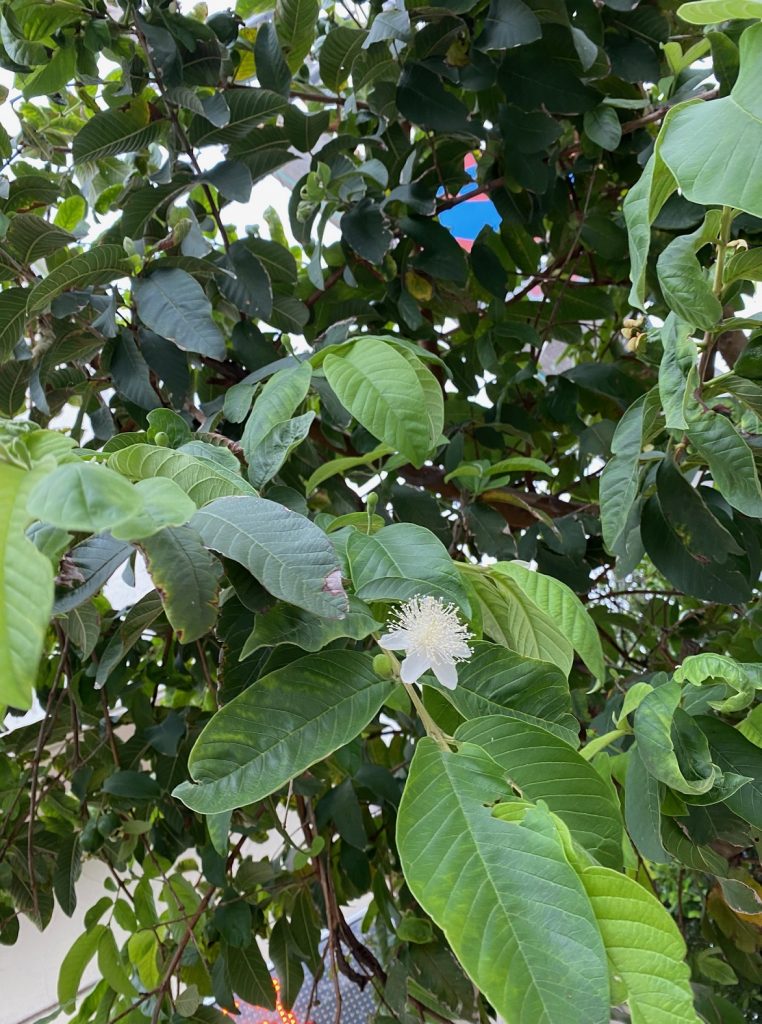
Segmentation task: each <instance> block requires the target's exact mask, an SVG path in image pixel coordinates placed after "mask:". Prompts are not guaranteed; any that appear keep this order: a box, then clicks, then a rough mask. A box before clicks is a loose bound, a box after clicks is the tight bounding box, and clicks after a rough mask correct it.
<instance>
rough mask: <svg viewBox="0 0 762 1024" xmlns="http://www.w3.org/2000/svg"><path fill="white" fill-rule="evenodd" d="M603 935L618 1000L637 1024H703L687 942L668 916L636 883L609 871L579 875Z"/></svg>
mask: <svg viewBox="0 0 762 1024" xmlns="http://www.w3.org/2000/svg"><path fill="white" fill-rule="evenodd" d="M580 878H581V879H582V884H583V886H584V887H585V890H586V892H587V895H588V897H589V899H590V902H591V903H592V906H593V912H594V913H595V919H596V921H597V922H598V927H599V928H600V930H601V935H602V936H603V942H604V945H605V946H606V954H607V956H608V959H609V968H610V971H611V982H612V984H611V989H612V993H614V995H615V998H616V999H618V998H619V994H620V993H621V995H622V998H624V999H626V1000H627V1004H628V1006H629V1008H630V1014H631V1016H632V1024H699V1022H700V1017H699V1016H698V1014H697V1013H696V1011H695V1010H694V1008H693V992H692V991H691V986H690V969H689V968H688V966H687V964H686V963H685V942H684V941H683V937H682V935H681V934H680V932H679V931H678V928H677V925H676V924H675V922H674V921H673V920H672V918H671V917H670V915H669V913H668V911H667V910H665V908H664V907H663V906H661V904H660V903H659V901H658V900H657V899H655V898H654V897H653V896H652V895H651V893H650V892H648V891H647V890H646V889H644V888H643V886H642V885H641V884H640V883H639V882H636V881H635V879H634V878H629V877H628V876H627V875H622V874H620V872H618V871H612V870H611V869H610V868H607V867H600V868H599V867H589V868H586V869H585V870H584V871H583V872H582V873H581V875H580Z"/></svg>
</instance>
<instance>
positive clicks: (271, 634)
mask: <svg viewBox="0 0 762 1024" xmlns="http://www.w3.org/2000/svg"><path fill="white" fill-rule="evenodd" d="M381 626H382V623H380V622H377V621H376V620H375V619H374V618H373V616H372V615H371V614H370V611H369V610H368V609H367V607H366V606H365V605H364V604H363V602H362V601H360V600H359V599H358V598H356V597H350V598H349V611H348V612H347V614H346V616H345V617H344V618H343V619H324V618H321V617H320V616H318V615H313V614H312V613H311V612H305V611H303V610H302V609H301V608H294V607H292V606H291V605H287V604H276V605H274V606H273V607H272V608H270V609H268V610H267V611H265V612H262V613H261V614H259V615H257V616H256V618H255V620H254V628H253V629H252V631H251V633H250V634H249V636H248V637H247V639H246V643H245V644H244V645H243V650H242V651H241V661H243V660H244V659H245V658H248V656H249V655H250V654H253V653H254V652H255V651H258V650H259V649H260V648H261V647H277V646H278V644H294V646H295V647H301V649H302V650H303V651H320V650H322V649H323V647H327V646H328V644H330V643H332V642H333V641H334V640H338V639H340V638H341V637H350V638H351V639H352V640H364V639H365V637H366V636H370V634H371V633H373V632H374V631H376V630H378V629H380V628H381Z"/></svg>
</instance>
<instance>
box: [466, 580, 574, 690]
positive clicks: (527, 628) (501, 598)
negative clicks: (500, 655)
mask: <svg viewBox="0 0 762 1024" xmlns="http://www.w3.org/2000/svg"><path fill="white" fill-rule="evenodd" d="M471 582H472V585H473V586H474V587H475V588H476V591H477V594H478V596H479V602H480V607H481V613H482V621H483V626H484V632H485V633H486V634H487V636H491V637H492V639H493V640H495V641H496V642H497V643H500V644H503V645H504V646H505V647H508V648H509V649H510V650H512V651H516V652H517V653H518V654H521V655H523V657H525V658H536V659H538V660H539V661H548V662H550V663H551V664H552V665H557V666H558V667H559V668H560V669H561V671H562V672H563V673H564V675H565V676H568V674H569V672H570V671H571V667H572V662H573V661H574V652H573V650H572V646H571V644H570V643H569V641H568V640H567V639H566V637H565V636H564V635H563V633H562V632H560V630H559V629H558V626H557V624H556V623H555V622H554V621H553V620H552V619H551V618H550V617H549V616H547V615H546V614H545V612H543V611H541V610H540V609H539V608H538V607H537V605H536V604H535V603H534V601H532V600H530V598H528V597H527V595H526V594H525V593H524V591H523V590H521V588H520V587H518V586H517V585H516V583H515V582H514V581H513V580H512V579H509V578H508V577H506V576H504V575H502V574H501V573H496V572H494V571H490V576H489V578H488V579H480V578H478V577H477V578H472V579H471Z"/></svg>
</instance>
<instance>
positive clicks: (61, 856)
mask: <svg viewBox="0 0 762 1024" xmlns="http://www.w3.org/2000/svg"><path fill="white" fill-rule="evenodd" d="M81 873H82V853H81V850H80V847H79V835H78V834H77V833H76V832H73V833H72V834H71V835H70V836H67V837H66V839H64V840H63V841H62V843H61V846H60V849H59V851H58V857H57V858H56V868H55V873H54V875H53V890H54V892H55V894H56V899H57V900H58V902H59V904H60V906H61V910H63V912H64V914H66V916H67V917H71V916H72V914H73V913H74V911H75V910H76V909H77V889H76V885H77V882H78V880H79V876H80V875H81Z"/></svg>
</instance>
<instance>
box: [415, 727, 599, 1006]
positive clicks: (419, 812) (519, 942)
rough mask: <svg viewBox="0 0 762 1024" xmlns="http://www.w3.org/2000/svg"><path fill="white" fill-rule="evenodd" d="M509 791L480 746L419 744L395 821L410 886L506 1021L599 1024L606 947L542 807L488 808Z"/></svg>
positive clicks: (510, 793)
mask: <svg viewBox="0 0 762 1024" xmlns="http://www.w3.org/2000/svg"><path fill="white" fill-rule="evenodd" d="M511 796H512V791H511V789H510V787H509V785H508V783H507V782H506V780H505V776H504V773H503V770H502V769H501V768H500V767H499V766H498V765H497V763H496V762H494V761H493V760H492V759H491V758H489V757H487V755H485V754H484V753H483V752H482V751H481V750H480V749H479V748H478V747H473V746H468V747H467V748H466V749H463V750H461V751H460V752H458V753H457V754H455V753H452V752H450V751H442V750H441V749H440V748H439V747H437V745H436V744H435V743H434V741H433V740H430V739H423V740H420V741H419V743H418V745H417V747H416V752H415V756H414V758H413V763H412V765H411V768H410V776H409V778H408V782H407V786H406V788H405V794H404V796H403V799H402V803H401V805H400V811H399V817H398V821H397V844H398V847H399V852H400V857H401V860H402V867H403V870H404V872H405V878H406V879H407V883H408V885H409V887H410V889H411V891H412V893H413V895H414V896H415V898H416V900H417V901H418V902H419V903H420V904H421V906H422V907H423V908H424V910H426V912H427V913H428V914H430V915H431V917H432V918H433V919H434V921H435V922H436V923H437V924H438V925H439V927H440V928H442V929H443V931H444V933H445V935H446V936H447V940H448V942H449V943H450V945H451V946H452V947H453V949H454V950H455V952H456V954H457V956H458V959H459V960H460V961H461V963H462V964H463V966H464V967H465V969H466V971H467V972H468V974H469V975H470V976H471V978H472V979H473V981H474V982H475V984H477V985H478V986H479V988H480V989H481V990H482V991H483V992H484V993H485V995H486V996H487V998H488V999H489V1001H490V1002H491V1003H492V1005H493V1006H494V1007H495V1009H496V1010H497V1011H498V1012H499V1013H500V1014H501V1015H502V1016H503V1017H505V1018H506V1019H508V1020H511V1021H515V1024H537V1022H538V1021H546V1022H549V1024H550V1022H555V1021H557V1020H559V1021H560V1020H565V1021H569V1022H579V1024H604V1022H607V1021H608V1009H609V994H608V979H607V969H606V954H605V951H604V948H603V942H602V940H601V936H600V933H599V931H598V928H597V926H596V923H595V919H594V917H593V913H592V909H591V907H590V904H589V902H588V899H587V897H586V894H585V891H584V889H583V888H582V885H581V883H580V881H579V878H578V877H577V875H576V873H575V872H574V870H573V869H572V867H571V865H570V864H569V862H568V861H567V859H566V856H565V854H564V849H563V845H562V843H561V840H560V838H559V835H558V833H557V831H556V828H555V826H554V824H553V821H552V819H551V817H550V813H549V812H548V811H547V809H545V810H541V809H540V808H532V809H530V810H528V811H527V812H526V815H525V816H524V819H523V821H521V822H517V821H501V820H499V819H498V818H496V817H494V816H493V814H492V813H491V810H490V807H491V805H492V804H493V803H494V802H495V801H496V800H509V799H511ZM443 836H444V837H445V840H444V842H443V840H442V837H443ZM538 905H541V906H542V908H543V910H542V913H541V914H538V913H537V907H538Z"/></svg>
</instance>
